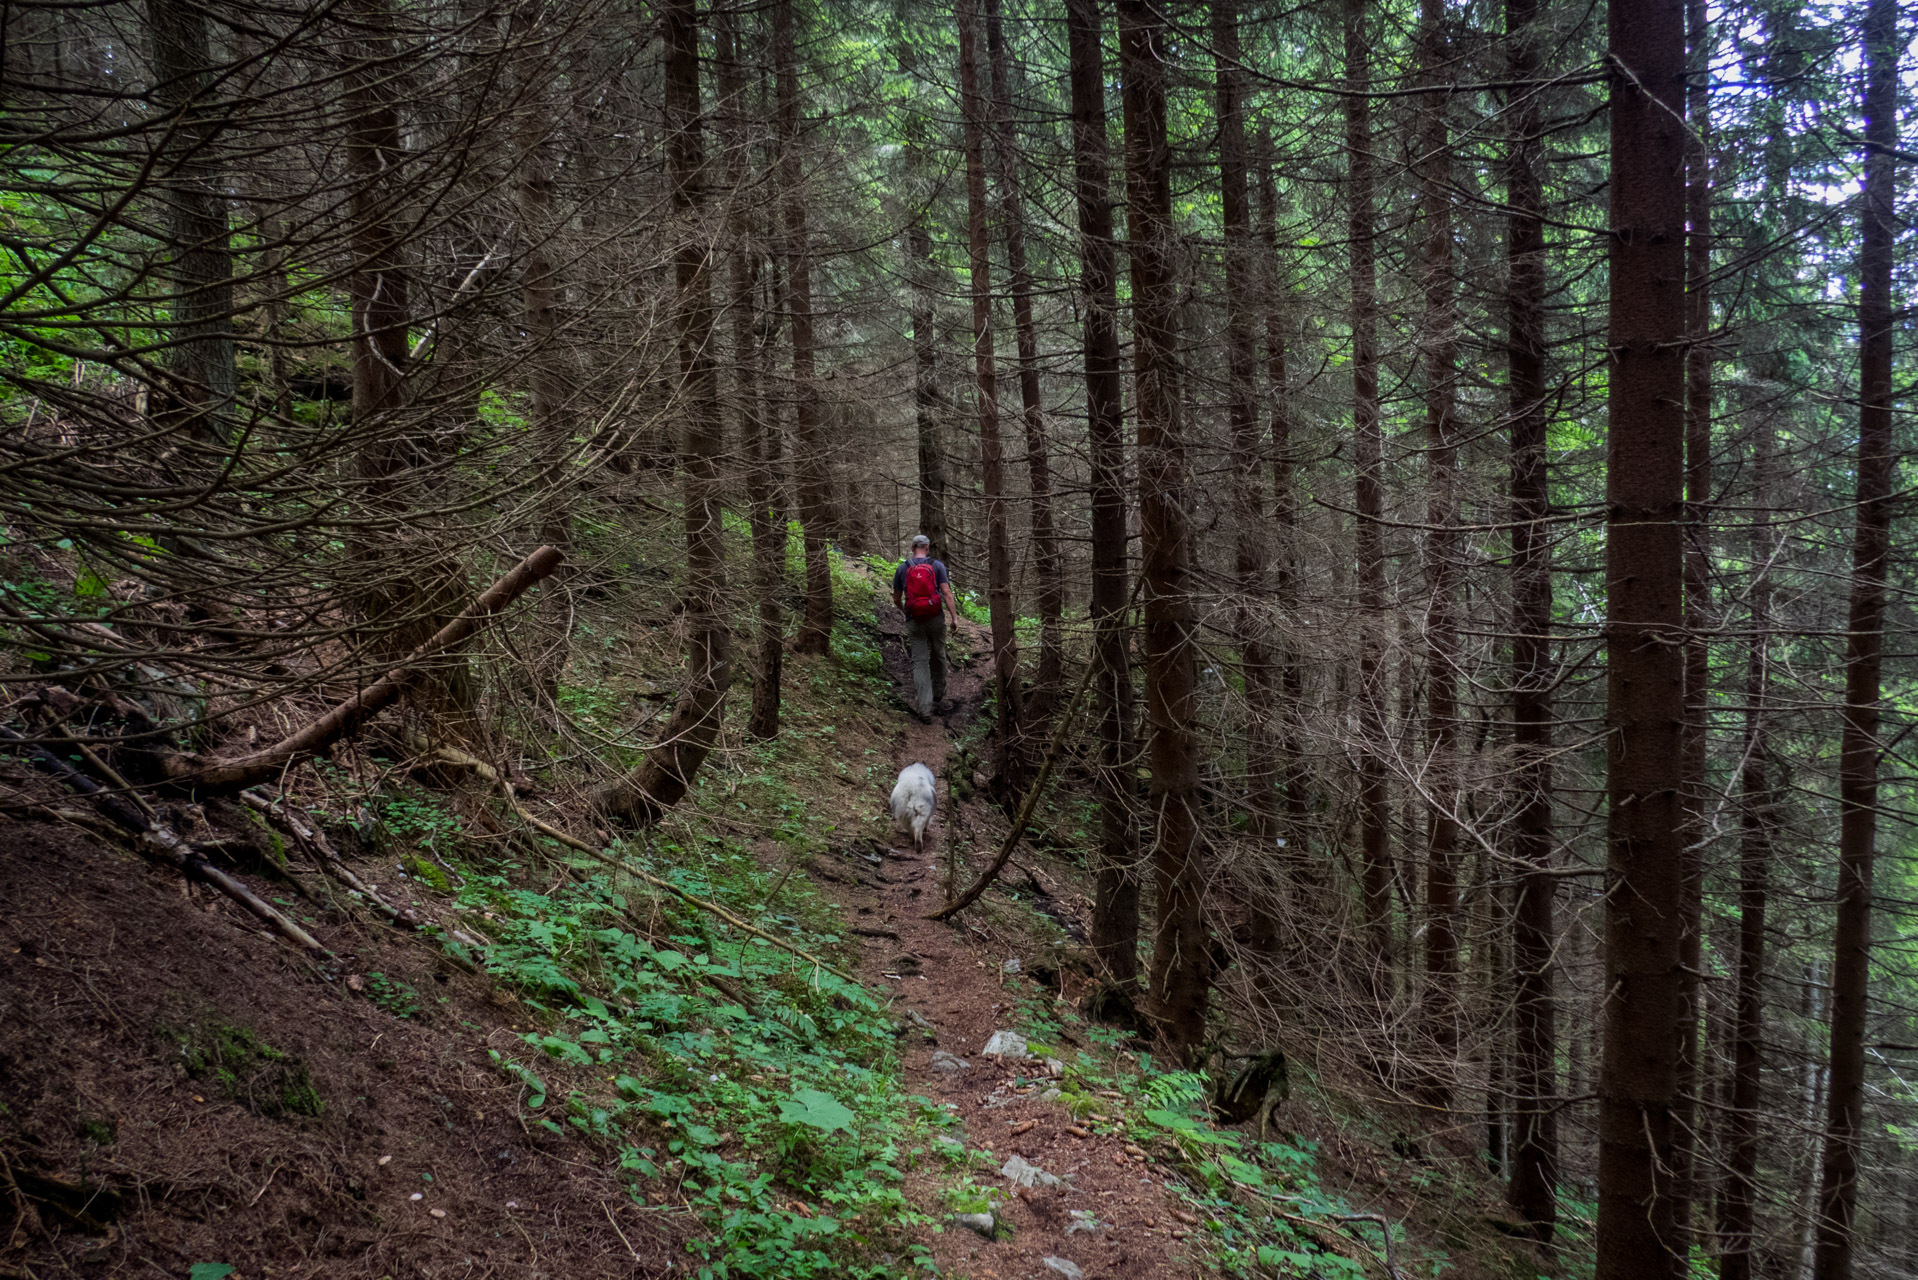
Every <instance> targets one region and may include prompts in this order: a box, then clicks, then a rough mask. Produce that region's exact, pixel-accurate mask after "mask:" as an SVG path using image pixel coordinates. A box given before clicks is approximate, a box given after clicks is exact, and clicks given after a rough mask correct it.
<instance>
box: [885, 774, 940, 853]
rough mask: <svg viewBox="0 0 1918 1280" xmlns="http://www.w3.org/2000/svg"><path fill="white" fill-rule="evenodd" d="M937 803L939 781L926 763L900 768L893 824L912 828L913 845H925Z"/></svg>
mask: <svg viewBox="0 0 1918 1280" xmlns="http://www.w3.org/2000/svg"><path fill="white" fill-rule="evenodd" d="M938 802H939V790H938V782H937V781H936V780H935V779H934V778H933V776H932V770H931V769H928V768H927V767H926V766H925V765H923V764H909V765H907V766H906V767H905V768H903V769H901V770H900V771H899V781H898V782H895V783H894V784H893V787H892V823H893V826H894V827H910V828H911V829H912V845H913V848H915V849H919V848H923V847H924V845H925V840H926V824H927V823H929V822H931V821H932V811H933V808H934V806H936V805H937V804H938Z"/></svg>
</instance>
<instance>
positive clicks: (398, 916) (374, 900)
mask: <svg viewBox="0 0 1918 1280" xmlns="http://www.w3.org/2000/svg"><path fill="white" fill-rule="evenodd" d="M240 799H241V800H242V801H243V802H244V803H245V804H246V805H247V807H248V808H250V809H254V810H256V811H258V812H260V813H263V814H265V815H267V816H268V817H272V818H277V819H278V820H279V821H280V822H282V823H284V824H286V828H287V830H289V831H291V832H292V833H293V838H294V839H295V840H297V841H299V842H300V843H301V844H303V845H305V846H306V847H307V848H308V849H310V850H311V851H312V852H313V855H314V858H315V860H316V861H317V862H318V863H319V864H320V869H321V870H322V871H325V872H326V873H327V874H329V875H331V876H332V877H333V878H334V879H336V880H338V881H339V882H340V883H341V884H343V885H345V886H346V887H347V888H348V889H350V890H352V891H353V892H354V893H356V894H358V895H359V896H360V897H361V898H364V899H365V900H366V901H367V902H369V903H371V904H372V905H373V906H374V907H375V908H377V909H378V910H379V911H380V912H381V913H383V914H384V915H385V916H386V918H387V919H389V920H391V921H392V922H393V923H394V924H396V925H399V926H400V927H402V928H405V929H417V928H419V927H420V922H419V919H418V917H416V916H415V915H414V914H413V913H412V912H411V911H406V910H402V909H401V908H399V907H396V906H394V905H393V904H392V903H390V902H388V901H387V900H386V899H385V898H382V897H381V896H380V895H379V893H378V891H376V890H375V889H374V888H373V886H372V885H370V884H368V883H366V881H364V880H362V879H360V878H359V876H358V875H356V874H355V873H354V871H353V868H351V867H349V866H347V865H346V862H345V861H344V860H343V859H342V858H341V857H340V855H339V851H338V850H336V849H335V848H334V847H333V845H332V842H331V841H329V840H328V839H327V838H326V836H325V834H324V833H323V832H321V831H320V829H319V828H318V827H309V826H308V825H307V824H306V823H304V822H301V821H300V820H299V818H297V817H295V816H294V815H293V812H292V810H291V809H290V808H289V807H287V806H285V805H283V804H281V803H280V802H279V801H277V800H274V799H272V798H271V797H269V796H263V795H261V794H259V793H258V792H257V791H253V790H250V789H249V790H246V791H242V792H241V793H240Z"/></svg>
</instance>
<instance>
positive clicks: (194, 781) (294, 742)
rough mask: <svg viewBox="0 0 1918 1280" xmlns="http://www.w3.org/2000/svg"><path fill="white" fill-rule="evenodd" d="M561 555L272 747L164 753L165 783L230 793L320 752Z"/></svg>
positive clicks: (512, 579)
mask: <svg viewBox="0 0 1918 1280" xmlns="http://www.w3.org/2000/svg"><path fill="white" fill-rule="evenodd" d="M564 559H565V557H564V556H563V555H562V554H561V553H560V552H559V550H558V549H557V548H555V547H541V548H540V549H539V550H537V551H535V552H533V554H531V555H529V556H527V557H526V558H525V559H524V560H522V561H520V562H519V563H518V564H517V565H515V566H514V567H513V569H512V571H511V572H509V573H508V574H507V575H506V576H505V577H503V578H501V579H500V580H499V581H498V582H495V583H494V584H493V585H492V586H490V587H488V588H487V589H486V591H485V592H484V593H483V594H482V595H481V596H480V597H479V599H477V600H475V601H473V603H472V605H471V606H470V607H469V608H467V609H466V610H465V611H464V612H462V613H461V614H460V616H459V617H457V618H455V619H453V620H452V621H451V622H449V623H447V624H446V625H445V626H443V627H441V628H440V629H439V630H438V631H437V632H435V633H434V634H433V637H432V638H431V639H430V640H428V641H427V642H426V643H425V644H422V645H421V646H420V647H419V648H417V649H415V650H413V652H412V653H410V654H408V655H407V657H406V659H405V660H404V661H403V662H401V663H400V664H399V665H398V666H396V667H394V668H393V669H392V670H390V671H388V672H387V673H386V674H385V675H383V676H381V677H380V678H379V679H378V680H375V681H374V682H373V683H372V684H370V685H368V686H367V687H366V688H364V689H362V690H360V691H359V692H358V693H356V694H354V695H353V696H352V697H350V698H348V699H347V700H346V701H344V702H342V703H340V704H339V705H338V706H336V707H334V708H333V709H332V710H331V711H328V712H327V713H326V714H325V715H323V716H321V717H320V718H319V719H317V720H315V721H313V722H312V723H311V724H309V725H307V726H306V727H305V728H303V729H298V730H296V731H294V732H293V733H291V734H289V735H287V736H286V737H285V738H282V739H281V740H280V741H279V742H276V743H275V744H273V745H272V746H270V747H265V748H263V749H261V750H259V751H255V752H253V753H251V754H249V755H244V756H238V757H235V758H233V759H230V760H210V759H207V758H206V757H204V756H198V755H189V754H181V755H171V756H165V757H162V760H161V765H162V767H163V768H164V769H165V771H166V776H167V781H168V783H169V784H170V785H171V786H173V787H175V788H183V789H187V790H191V791H194V792H197V793H203V794H228V793H231V792H234V791H244V790H245V789H246V788H248V787H254V786H258V785H260V784H261V783H263V782H270V781H272V780H273V779H275V778H277V777H279V776H280V774H281V773H283V772H284V771H285V770H286V768H287V767H288V766H289V765H291V764H293V763H294V762H295V761H297V760H300V759H301V758H303V757H305V756H310V755H313V754H315V753H317V752H320V751H324V750H325V749H326V748H328V747H330V746H332V745H333V744H334V743H335V742H338V741H339V740H340V739H341V738H345V737H349V736H351V735H352V734H354V733H356V732H358V731H359V729H360V726H361V725H364V724H365V723H366V722H367V721H369V720H371V719H372V718H373V717H374V716H376V715H378V714H379V713H380V712H382V711H384V710H386V708H388V707H390V706H392V705H393V704H394V703H395V702H397V701H399V698H400V695H401V694H402V693H404V692H405V691H406V687H407V686H408V685H409V684H411V683H412V682H413V680H414V679H415V678H416V677H417V676H418V674H419V666H420V664H421V663H422V662H424V661H425V660H426V659H428V658H430V657H432V656H433V655H434V654H437V653H440V652H442V651H444V650H446V649H449V648H451V647H452V646H454V645H456V644H459V643H460V642H461V641H463V640H465V639H466V638H467V637H468V636H471V635H472V634H473V633H474V632H476V631H478V630H479V629H480V628H481V627H482V626H484V625H485V624H486V623H487V622H489V621H490V620H491V619H492V618H493V616H494V615H496V614H498V613H500V612H501V611H502V610H504V609H505V608H506V607H507V606H508V605H510V604H512V603H513V601H515V600H517V599H518V598H519V597H520V596H521V594H523V593H524V592H525V591H526V589H527V588H528V587H531V586H532V585H533V584H535V583H537V582H539V581H540V580H541V579H542V578H545V577H547V576H549V575H550V574H551V573H552V572H553V570H555V569H557V568H559V566H560V562H561V561H562V560H564Z"/></svg>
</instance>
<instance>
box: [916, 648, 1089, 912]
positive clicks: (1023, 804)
mask: <svg viewBox="0 0 1918 1280" xmlns="http://www.w3.org/2000/svg"><path fill="white" fill-rule="evenodd" d="M1098 669H1099V660H1098V657H1097V656H1096V655H1095V656H1094V657H1092V658H1091V659H1090V660H1089V661H1088V662H1087V663H1086V669H1085V674H1084V675H1082V676H1080V677H1079V687H1078V688H1077V689H1074V690H1073V691H1072V701H1071V702H1070V703H1068V704H1066V713H1065V714H1064V715H1062V716H1060V717H1059V723H1058V724H1057V725H1055V726H1054V727H1053V730H1052V741H1051V742H1050V743H1048V744H1046V758H1045V761H1044V762H1043V763H1042V764H1040V766H1039V776H1038V777H1036V778H1034V779H1033V780H1032V785H1031V786H1030V787H1028V788H1026V794H1025V798H1024V799H1023V800H1021V801H1020V802H1019V811H1018V812H1017V813H1016V814H1014V815H1013V818H1012V830H1010V831H1008V832H1006V839H1005V843H1003V844H1001V845H1000V846H999V856H998V857H997V858H994V859H993V860H992V865H991V866H990V867H987V868H986V869H985V871H984V872H982V873H981V874H980V876H979V878H978V879H977V880H974V881H973V882H972V887H971V888H969V889H967V890H966V891H965V892H964V893H962V894H960V895H959V896H958V897H957V898H955V899H954V900H953V901H952V902H950V903H948V904H946V905H945V906H943V907H941V908H940V909H939V910H937V911H935V912H933V913H932V914H931V915H928V916H927V917H925V918H926V919H928V920H950V919H952V917H954V916H956V915H958V914H959V913H960V912H961V911H964V910H965V909H966V908H967V907H969V906H971V905H972V904H973V903H974V902H976V901H978V898H979V895H980V894H982V893H984V892H985V891H986V890H987V889H988V888H989V887H990V886H991V884H992V882H993V881H994V880H996V879H998V878H999V873H1000V872H1001V871H1003V870H1005V867H1006V863H1008V862H1010V861H1012V854H1013V851H1014V850H1016V849H1017V848H1018V847H1019V840H1020V838H1021V837H1022V836H1024V835H1025V833H1026V826H1027V825H1028V824H1029V823H1030V822H1031V821H1032V811H1033V810H1034V809H1036V808H1038V807H1039V796H1040V794H1041V793H1042V792H1044V791H1045V789H1046V783H1047V782H1048V781H1050V780H1051V778H1052V766H1053V765H1054V764H1056V763H1057V762H1058V759H1059V751H1060V749H1061V748H1062V747H1064V746H1065V742H1066V735H1067V733H1068V732H1069V731H1070V730H1071V728H1072V722H1073V720H1074V719H1076V718H1077V717H1078V714H1079V703H1080V701H1081V700H1082V699H1083V698H1084V697H1085V695H1086V688H1087V686H1089V685H1090V684H1091V683H1092V673H1093V672H1094V671H1097V670H1098Z"/></svg>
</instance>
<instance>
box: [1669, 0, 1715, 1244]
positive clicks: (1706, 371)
mask: <svg viewBox="0 0 1918 1280" xmlns="http://www.w3.org/2000/svg"><path fill="white" fill-rule="evenodd" d="M1685 25H1686V27H1687V29H1688V30H1687V32H1686V34H1687V37H1688V42H1689V46H1690V47H1689V58H1688V60H1689V63H1690V66H1691V68H1692V73H1691V76H1690V78H1689V80H1688V81H1687V84H1686V93H1685V97H1686V104H1685V105H1686V116H1687V123H1688V135H1687V138H1686V142H1687V145H1686V148H1685V156H1686V176H1687V182H1686V188H1685V206H1686V216H1687V219H1688V220H1689V222H1690V223H1691V227H1690V230H1689V233H1688V234H1687V235H1686V238H1685V259H1686V260H1685V333H1686V339H1687V342H1686V347H1685V523H1686V535H1687V536H1686V540H1685V723H1684V729H1683V733H1684V754H1683V756H1682V757H1681V759H1680V765H1679V768H1680V776H1679V784H1678V785H1679V802H1680V804H1681V805H1682V814H1683V817H1682V819H1681V820H1682V822H1683V826H1682V828H1681V829H1680V832H1679V841H1680V843H1681V846H1682V847H1683V849H1684V858H1685V867H1684V871H1685V888H1684V913H1685V914H1684V926H1683V927H1684V934H1683V936H1682V937H1681V938H1680V940H1679V966H1680V967H1679V978H1678V980H1679V985H1680V988H1681V990H1682V993H1683V1004H1682V1005H1681V1006H1680V1009H1679V1019H1678V1027H1677V1029H1676V1030H1677V1035H1678V1096H1677V1099H1676V1101H1675V1104H1674V1107H1673V1110H1672V1145H1673V1151H1674V1153H1675V1155H1674V1159H1675V1160H1676V1164H1675V1165H1674V1166H1673V1169H1672V1196H1673V1204H1672V1219H1673V1222H1674V1223H1675V1224H1676V1227H1677V1230H1678V1234H1679V1239H1681V1240H1685V1239H1688V1238H1689V1235H1690V1232H1691V1209H1692V1200H1693V1195H1694V1191H1693V1185H1692V1184H1693V1169H1694V1166H1695V1164H1696V1152H1695V1146H1696V1142H1695V1139H1694V1129H1695V1127H1696V1123H1697V1122H1696V1116H1697V1101H1696V1100H1697V1095H1698V979H1697V977H1696V976H1694V975H1696V974H1697V973H1699V972H1700V966H1701V964H1702V955H1703V943H1704V936H1703V931H1704V909H1705V847H1704V846H1705V840H1706V830H1705V823H1706V819H1705V812H1706V809H1707V807H1708V806H1709V805H1710V803H1711V797H1710V784H1709V783H1708V782H1707V780H1706V777H1705V755H1706V739H1707V734H1708V731H1709V728H1710V721H1709V716H1710V705H1711V691H1710V689H1709V687H1708V686H1709V684H1710V680H1711V663H1710V655H1709V653H1707V651H1706V643H1705V631H1706V628H1707V627H1709V626H1710V616H1709V615H1710V609H1711V582H1710V569H1711V524H1710V510H1711V507H1710V503H1711V487H1712V458H1711V447H1712V357H1711V345H1710V341H1711V339H1710V335H1711V326H1712V304H1711V252H1712V251H1711V153H1710V151H1709V149H1708V146H1707V143H1706V141H1705V138H1706V134H1707V131H1708V129H1709V128H1710V120H1709V116H1708V114H1707V112H1708V108H1709V102H1710V95H1709V93H1708V92H1707V90H1708V88H1709V81H1710V74H1709V71H1708V67H1709V65H1710V61H1711V43H1710V36H1709V34H1708V30H1707V27H1706V13H1705V0H1686V4H1685Z"/></svg>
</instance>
